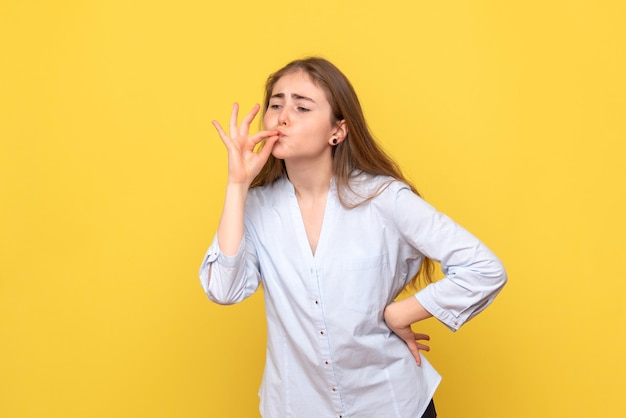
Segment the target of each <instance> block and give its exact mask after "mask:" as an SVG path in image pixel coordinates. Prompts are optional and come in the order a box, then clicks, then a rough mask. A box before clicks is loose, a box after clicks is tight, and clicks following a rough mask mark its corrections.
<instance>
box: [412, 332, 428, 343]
mask: <svg viewBox="0 0 626 418" xmlns="http://www.w3.org/2000/svg"><path fill="white" fill-rule="evenodd" d="M415 339H416V340H426V341H430V336H428V335H426V334H418V333H415Z"/></svg>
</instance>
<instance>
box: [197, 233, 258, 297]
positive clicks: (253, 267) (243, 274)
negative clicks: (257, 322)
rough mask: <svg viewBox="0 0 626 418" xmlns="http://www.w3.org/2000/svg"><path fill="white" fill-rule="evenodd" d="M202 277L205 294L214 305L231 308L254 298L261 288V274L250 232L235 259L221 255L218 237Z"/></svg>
mask: <svg viewBox="0 0 626 418" xmlns="http://www.w3.org/2000/svg"><path fill="white" fill-rule="evenodd" d="M199 276H200V283H201V285H202V288H203V289H204V292H205V293H206V295H207V296H208V298H209V299H210V300H212V301H213V302H216V303H219V304H222V305H230V304H233V303H237V302H241V301H242V300H244V299H245V298H247V297H249V296H250V295H252V294H253V293H254V292H255V291H256V290H257V288H258V287H259V283H260V274H259V267H258V261H257V257H256V252H255V250H254V246H253V245H252V242H251V240H250V239H249V237H248V236H247V233H246V234H245V235H244V239H243V240H242V242H241V245H240V246H239V249H238V251H237V254H235V255H234V256H228V255H226V254H223V253H222V252H221V250H220V247H219V244H218V241H217V235H216V236H215V237H214V238H213V243H212V244H211V246H210V247H209V249H208V251H207V252H206V254H205V256H204V259H203V260H202V264H201V266H200V272H199Z"/></svg>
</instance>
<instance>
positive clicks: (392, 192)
mask: <svg viewBox="0 0 626 418" xmlns="http://www.w3.org/2000/svg"><path fill="white" fill-rule="evenodd" d="M349 189H350V190H349V192H350V194H351V195H352V196H351V197H353V198H355V199H359V198H361V199H371V200H387V199H390V198H393V197H394V196H396V195H397V194H398V193H399V192H400V191H401V190H406V191H408V192H409V193H413V192H412V191H411V188H410V187H409V186H408V185H407V184H406V183H404V182H402V181H400V180H398V179H395V178H393V177H390V176H382V175H374V174H367V173H358V174H355V175H353V176H352V177H351V178H350V181H349Z"/></svg>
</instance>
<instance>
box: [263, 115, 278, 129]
mask: <svg viewBox="0 0 626 418" xmlns="http://www.w3.org/2000/svg"><path fill="white" fill-rule="evenodd" d="M274 125H275V124H273V123H272V117H271V116H270V114H269V113H267V112H266V113H265V116H263V129H270V128H271V127H272V126H274Z"/></svg>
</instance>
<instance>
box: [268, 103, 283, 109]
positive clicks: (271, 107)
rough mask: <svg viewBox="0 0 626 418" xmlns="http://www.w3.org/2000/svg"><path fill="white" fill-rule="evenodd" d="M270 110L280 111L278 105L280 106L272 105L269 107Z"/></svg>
mask: <svg viewBox="0 0 626 418" xmlns="http://www.w3.org/2000/svg"><path fill="white" fill-rule="evenodd" d="M269 108H270V109H280V105H278V104H271V105H269Z"/></svg>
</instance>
